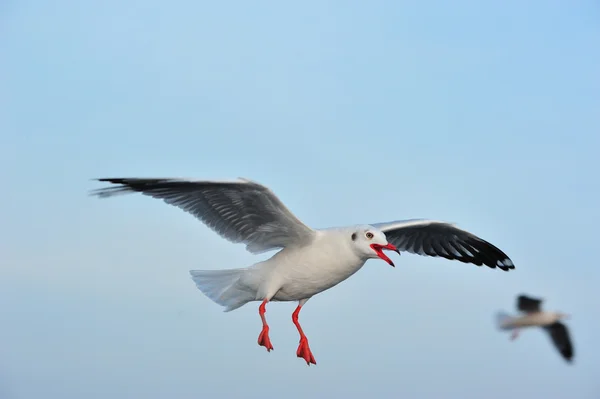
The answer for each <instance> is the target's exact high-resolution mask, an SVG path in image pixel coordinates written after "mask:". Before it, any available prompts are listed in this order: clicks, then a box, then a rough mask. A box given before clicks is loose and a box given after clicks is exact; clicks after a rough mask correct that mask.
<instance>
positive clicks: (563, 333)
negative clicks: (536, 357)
mask: <svg viewBox="0 0 600 399" xmlns="http://www.w3.org/2000/svg"><path fill="white" fill-rule="evenodd" d="M542 302H543V299H540V298H532V297H530V296H527V295H523V294H521V295H519V296H518V297H517V310H519V311H520V312H522V313H523V315H522V316H510V315H508V314H507V313H505V312H502V311H501V312H498V313H497V315H496V323H497V326H498V328H499V329H500V330H509V331H511V330H512V333H511V336H510V339H511V340H513V341H514V340H515V339H517V337H518V336H519V333H520V331H521V329H523V328H527V327H542V328H543V329H544V330H546V332H548V334H550V338H551V339H552V342H553V344H554V346H555V347H556V349H557V350H558V352H559V353H560V354H561V356H562V357H563V358H564V359H565V360H566V361H567V362H569V363H570V362H571V361H572V360H573V344H572V343H571V338H570V336H569V330H568V329H567V326H565V325H564V324H563V323H561V322H560V320H563V319H568V318H569V317H570V316H569V315H568V314H565V313H561V312H548V311H543V310H542V309H541V307H542Z"/></svg>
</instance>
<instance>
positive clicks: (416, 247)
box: [93, 178, 514, 365]
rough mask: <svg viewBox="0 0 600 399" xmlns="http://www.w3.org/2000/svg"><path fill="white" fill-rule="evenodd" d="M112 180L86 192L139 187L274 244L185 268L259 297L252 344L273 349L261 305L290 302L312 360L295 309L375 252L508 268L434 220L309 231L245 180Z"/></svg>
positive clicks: (227, 289) (200, 278) (214, 296)
mask: <svg viewBox="0 0 600 399" xmlns="http://www.w3.org/2000/svg"><path fill="white" fill-rule="evenodd" d="M97 180H98V181H101V182H108V183H112V184H115V185H116V186H110V187H108V188H102V189H99V190H94V192H93V194H95V195H97V196H99V197H110V196H113V195H117V194H123V193H131V192H140V193H142V194H145V195H148V196H151V197H154V198H158V199H162V200H164V201H165V202H166V203H168V204H171V205H174V206H177V207H179V208H181V209H183V210H184V211H186V212H189V213H190V214H192V215H193V216H195V217H196V218H198V219H199V220H200V221H202V222H203V223H205V224H206V225H207V226H208V227H210V228H211V229H212V230H214V231H215V232H216V233H218V234H219V235H221V236H222V237H224V238H225V239H227V240H229V241H231V242H233V243H243V244H245V245H246V249H247V250H248V251H249V252H251V253H254V254H257V253H262V252H266V251H270V250H279V251H278V252H277V253H275V254H274V255H273V256H272V257H271V258H269V259H267V260H265V261H262V262H258V263H256V264H254V265H252V266H250V267H245V268H237V269H226V270H191V271H190V274H191V277H192V279H193V281H194V282H195V284H196V286H197V287H198V288H199V289H200V291H202V292H203V293H204V294H205V295H206V296H207V297H208V298H210V299H211V300H212V301H214V302H216V303H217V304H219V305H221V306H223V307H225V311H231V310H234V309H237V308H239V307H241V306H243V305H244V304H246V303H248V302H252V301H260V302H261V303H260V306H259V307H258V312H259V315H260V318H261V320H262V325H263V327H262V331H261V332H260V335H259V337H258V344H259V345H261V346H264V347H265V348H266V349H267V351H270V350H271V349H273V345H272V344H271V340H270V338H269V325H268V324H267V320H266V318H265V312H266V308H265V307H266V305H267V303H268V302H273V301H298V306H297V307H296V310H295V311H294V313H293V314H292V321H293V323H294V324H295V326H296V328H297V329H298V333H299V334H300V343H299V346H298V349H297V351H296V355H297V356H298V357H300V358H302V359H304V360H305V361H306V363H307V364H308V365H310V364H311V363H312V364H316V361H315V358H314V356H313V354H312V352H311V350H310V347H309V345H308V339H307V338H306V335H304V332H303V331H302V327H301V326H300V323H299V321H298V315H299V313H300V309H301V308H302V306H304V304H306V302H307V301H308V300H309V299H310V298H311V297H313V296H314V295H316V294H318V293H320V292H323V291H325V290H327V289H329V288H331V287H333V286H335V285H337V284H339V283H341V282H342V281H344V280H346V279H347V278H348V277H350V276H352V275H353V274H354V273H356V272H357V271H358V270H359V269H360V268H361V267H362V266H363V265H364V264H365V262H366V261H367V260H368V259H374V258H380V259H383V260H384V261H385V262H387V263H388V264H390V265H391V266H394V262H392V260H391V259H390V258H389V257H388V256H387V255H386V254H385V253H384V252H383V251H384V250H391V251H395V252H397V253H398V254H400V251H406V252H410V253H414V254H418V255H424V256H434V257H443V258H446V259H451V260H458V261H460V262H463V263H472V264H475V265H477V266H481V265H486V266H488V267H490V268H492V269H494V268H498V269H500V270H504V271H508V270H511V269H514V265H513V263H512V261H511V260H510V259H509V258H508V256H506V254H505V253H504V252H502V251H501V250H499V249H498V248H496V247H495V246H493V245H492V244H490V243H489V242H487V241H485V240H483V239H481V238H479V237H477V236H475V235H473V234H471V233H469V232H467V231H465V230H461V229H459V228H457V227H455V226H454V225H452V224H449V223H445V222H440V221H435V220H422V219H421V220H416V219H415V220H404V221H393V222H388V223H374V224H370V225H356V226H347V227H338V228H328V229H312V228H310V227H308V226H306V225H305V224H304V223H302V222H301V221H300V220H299V219H298V218H296V216H294V215H293V214H292V213H291V212H290V211H289V210H288V209H287V208H286V206H285V205H284V204H283V203H282V202H281V201H280V200H279V199H278V198H277V196H276V195H275V194H274V193H273V192H272V191H271V190H270V189H269V188H267V187H265V186H263V185H261V184H259V183H257V182H253V181H251V180H247V179H239V180H237V181H216V180H200V181H194V180H184V179H170V178H152V179H144V178H103V179H97Z"/></svg>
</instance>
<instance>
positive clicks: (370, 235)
mask: <svg viewBox="0 0 600 399" xmlns="http://www.w3.org/2000/svg"><path fill="white" fill-rule="evenodd" d="M365 236H366V237H367V238H368V239H369V240H370V239H372V238H373V233H371V232H370V231H367V234H365Z"/></svg>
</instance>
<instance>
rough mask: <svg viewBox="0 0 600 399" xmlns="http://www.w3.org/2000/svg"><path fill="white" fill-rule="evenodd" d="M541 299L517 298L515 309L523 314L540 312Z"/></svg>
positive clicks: (525, 296) (523, 296) (521, 296)
mask: <svg viewBox="0 0 600 399" xmlns="http://www.w3.org/2000/svg"><path fill="white" fill-rule="evenodd" d="M542 302H543V300H542V299H539V298H532V297H530V296H527V295H519V296H518V297H517V309H518V310H520V311H521V312H525V313H535V312H539V311H540V310H542Z"/></svg>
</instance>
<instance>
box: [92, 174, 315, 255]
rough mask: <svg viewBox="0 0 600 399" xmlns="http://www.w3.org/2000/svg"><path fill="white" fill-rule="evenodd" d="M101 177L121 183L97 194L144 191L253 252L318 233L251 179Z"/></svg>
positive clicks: (303, 239) (290, 243) (296, 241)
mask: <svg viewBox="0 0 600 399" xmlns="http://www.w3.org/2000/svg"><path fill="white" fill-rule="evenodd" d="M97 180H98V181H101V182H109V183H113V184H117V186H113V187H107V188H102V189H98V190H94V191H93V192H92V194H93V195H97V196H99V197H110V196H113V195H117V194H124V193H131V192H140V193H142V194H145V195H148V196H151V197H154V198H158V199H162V200H164V201H165V202H166V203H167V204H170V205H174V206H177V207H179V208H181V209H183V210H184V211H186V212H189V213H190V214H192V215H194V216H195V217H196V218H198V219H199V220H201V221H202V222H203V223H204V224H206V225H207V226H208V227H210V228H211V229H212V230H214V231H215V232H216V233H218V234H219V235H221V236H222V237H223V238H225V239H227V240H229V241H231V242H234V243H244V244H246V249H247V250H248V251H250V252H252V253H260V252H264V251H268V250H272V249H279V248H284V247H286V246H289V245H293V244H303V243H306V242H309V241H310V240H311V239H312V238H313V236H314V233H315V232H314V230H312V229H311V228H309V227H308V226H306V225H305V224H304V223H302V222H301V221H300V220H299V219H298V218H296V216H294V215H293V214H292V213H291V212H290V211H289V210H288V209H287V208H286V207H285V205H284V204H283V203H282V202H281V201H280V200H279V198H277V196H276V195H275V194H274V193H273V192H272V191H271V190H270V189H269V188H267V187H265V186H263V185H261V184H259V183H256V182H253V181H250V180H246V179H241V180H239V181H229V182H228V181H211V180H203V181H194V180H183V179H169V178H166V179H143V178H103V179H97Z"/></svg>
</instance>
